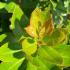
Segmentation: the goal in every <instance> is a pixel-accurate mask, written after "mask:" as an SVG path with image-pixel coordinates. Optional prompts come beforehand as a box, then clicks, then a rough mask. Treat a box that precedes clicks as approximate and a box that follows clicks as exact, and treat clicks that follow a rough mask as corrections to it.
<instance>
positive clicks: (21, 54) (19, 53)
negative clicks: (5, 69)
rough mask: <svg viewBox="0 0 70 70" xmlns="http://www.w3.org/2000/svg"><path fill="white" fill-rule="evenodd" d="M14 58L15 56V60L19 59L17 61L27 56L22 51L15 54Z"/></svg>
mask: <svg viewBox="0 0 70 70" xmlns="http://www.w3.org/2000/svg"><path fill="white" fill-rule="evenodd" d="M13 56H14V57H15V58H17V59H21V58H23V57H24V56H25V53H24V52H22V51H20V52H16V53H14V54H13Z"/></svg>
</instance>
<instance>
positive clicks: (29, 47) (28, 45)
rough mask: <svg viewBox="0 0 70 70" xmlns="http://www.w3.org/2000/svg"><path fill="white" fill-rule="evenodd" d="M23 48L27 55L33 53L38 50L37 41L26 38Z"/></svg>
mask: <svg viewBox="0 0 70 70" xmlns="http://www.w3.org/2000/svg"><path fill="white" fill-rule="evenodd" d="M22 48H23V51H24V52H25V53H26V54H27V55H32V54H34V53H35V52H36V50H37V43H36V42H35V40H33V39H29V38H28V39H24V40H23V41H22Z"/></svg>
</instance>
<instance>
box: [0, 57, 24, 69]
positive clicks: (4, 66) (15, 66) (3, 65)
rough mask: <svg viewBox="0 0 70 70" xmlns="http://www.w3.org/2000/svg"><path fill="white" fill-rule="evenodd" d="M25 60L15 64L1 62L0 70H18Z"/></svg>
mask: <svg viewBox="0 0 70 70" xmlns="http://www.w3.org/2000/svg"><path fill="white" fill-rule="evenodd" d="M24 59H25V58H22V59H20V60H18V61H17V62H2V63H1V64H0V70H18V68H19V66H21V64H22V62H23V61H24Z"/></svg>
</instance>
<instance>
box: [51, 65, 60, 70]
mask: <svg viewBox="0 0 70 70" xmlns="http://www.w3.org/2000/svg"><path fill="white" fill-rule="evenodd" d="M50 70H61V68H60V67H58V66H53V67H52V68H51V69H50Z"/></svg>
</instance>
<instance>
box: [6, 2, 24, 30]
mask: <svg viewBox="0 0 70 70" xmlns="http://www.w3.org/2000/svg"><path fill="white" fill-rule="evenodd" d="M5 8H6V10H7V11H8V12H9V13H13V15H12V17H11V19H10V21H11V25H10V28H11V29H14V28H15V21H16V20H19V21H20V20H21V18H22V15H23V14H24V13H23V11H22V10H21V8H20V7H19V6H18V5H17V4H15V3H13V2H10V3H9V4H8V5H7V6H6V7H5Z"/></svg>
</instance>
